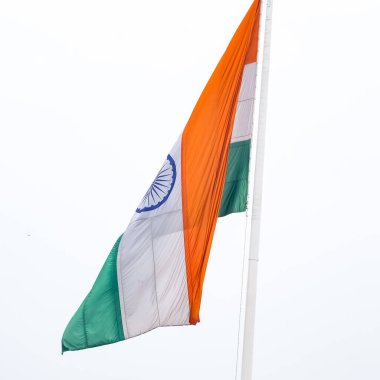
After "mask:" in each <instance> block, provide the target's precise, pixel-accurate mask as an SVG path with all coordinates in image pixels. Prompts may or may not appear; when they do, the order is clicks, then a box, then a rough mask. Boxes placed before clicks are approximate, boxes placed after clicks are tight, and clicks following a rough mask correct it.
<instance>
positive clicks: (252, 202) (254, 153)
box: [241, 0, 272, 380]
mask: <svg viewBox="0 0 380 380" xmlns="http://www.w3.org/2000/svg"><path fill="white" fill-rule="evenodd" d="M271 21H272V0H262V1H261V15H260V33H259V52H258V70H257V73H258V74H257V78H256V84H257V86H256V91H255V92H256V94H255V103H256V104H255V112H254V123H253V133H252V140H251V141H252V143H251V144H252V146H251V156H250V157H251V162H250V194H252V197H249V199H248V217H250V237H249V251H248V252H249V255H248V265H247V274H246V276H247V285H246V301H245V313H244V333H243V351H242V363H241V380H251V379H252V367H253V340H254V324H255V309H256V285H257V265H258V260H259V236H260V214H261V198H262V184H263V164H264V145H265V124H266V111H267V96H268V78H269V55H270V37H271ZM258 101H259V102H258ZM256 110H258V112H257V111H256ZM252 179H253V180H252ZM248 227H249V226H248Z"/></svg>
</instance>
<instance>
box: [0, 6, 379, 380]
mask: <svg viewBox="0 0 380 380" xmlns="http://www.w3.org/2000/svg"><path fill="white" fill-rule="evenodd" d="M249 5H250V1H248V0H244V1H243V0H239V1H236V0H235V1H232V0H230V1H226V0H193V1H187V2H183V1H178V0H177V1H175V0H162V1H159V2H157V1H153V0H145V1H142V2H139V1H134V2H130V1H129V2H128V1H94V0H92V1H84V0H75V1H72V0H66V1H51V0H49V1H40V0H34V1H19V0H1V1H0V180H1V185H0V231H1V232H0V254H1V263H2V264H1V266H0V288H1V292H0V310H1V313H0V357H1V364H0V377H1V378H2V379H38V380H44V379H58V380H59V379H71V380H76V379H80V380H83V379H92V380H98V379H99V380H100V379H102V380H104V379H123V380H124V379H127V380H148V379H162V380H179V379H180V380H190V379H192V380H193V379H197V380H202V379H218V380H227V379H228V380H230V379H234V371H235V360H236V357H235V353H236V343H237V322H238V313H239V295H240V293H239V292H240V271H241V264H242V261H241V260H242V254H243V250H242V247H243V237H244V222H245V221H244V215H234V216H230V217H227V218H224V219H222V220H220V221H219V223H218V226H217V232H216V236H215V240H214V244H213V249H212V252H211V259H210V262H209V267H208V272H207V276H206V283H205V291H204V297H203V303H202V309H201V320H202V322H201V323H200V324H199V325H197V326H196V327H180V328H174V327H173V328H166V329H158V330H155V331H153V332H151V333H148V334H145V335H144V336H141V337H139V338H135V339H132V340H129V341H126V342H121V343H118V344H115V345H110V346H105V347H101V348H96V349H91V350H85V351H82V352H76V353H67V354H65V355H64V356H61V355H60V339H61V336H62V333H63V330H64V328H65V326H66V324H67V322H68V321H69V319H70V317H71V316H72V314H73V313H74V312H75V310H76V308H77V307H78V306H79V304H80V303H81V301H82V300H83V298H84V297H85V295H86V294H87V292H88V291H89V289H90V288H91V286H92V283H93V282H94V280H95V278H96V276H97V274H98V272H99V270H100V268H101V266H102V264H103V262H104V260H105V258H106V256H107V254H108V252H109V250H110V249H111V248H112V246H113V243H114V241H115V240H116V238H117V237H118V236H119V234H120V233H121V232H122V231H123V230H124V228H125V227H126V226H127V224H128V221H129V219H130V217H131V216H132V213H133V211H134V209H135V208H136V206H137V204H138V203H139V201H140V199H141V196H142V195H143V194H144V193H145V190H146V188H147V187H148V186H149V185H150V182H151V180H152V179H153V178H154V176H155V174H156V172H157V170H158V169H159V168H160V165H161V163H162V160H163V159H164V157H165V156H166V154H167V152H168V151H169V149H170V147H171V146H172V145H173V143H174V141H175V140H176V138H177V136H178V135H179V133H180V132H181V130H182V128H183V127H184V125H185V124H186V121H187V119H188V117H189V115H190V112H191V110H192V108H193V107H194V105H195V102H196V100H197V98H198V96H199V95H200V93H201V91H202V89H203V87H204V85H205V84H206V81H207V79H208V77H209V76H210V74H211V72H212V70H213V69H214V67H215V65H216V63H217V62H218V60H219V58H220V57H221V55H222V53H223V51H224V49H225V48H226V46H227V43H228V42H229V40H230V38H231V37H232V34H233V32H234V30H235V29H236V27H237V26H238V24H239V22H240V20H241V19H242V17H243V15H244V13H245V11H246V10H247V9H248V7H249ZM379 11H380V3H379V2H378V1H376V0H372V1H370V0H367V1H361V2H358V1H353V0H345V1H343V0H335V1H331V0H329V1H327V0H320V1H313V2H310V1H301V0H289V1H280V0H277V1H275V4H274V15H273V30H272V51H271V71H270V88H269V91H270V93H269V100H268V101H269V106H268V123H267V135H266V154H265V168H264V199H263V211H262V235H261V250H260V257H261V261H260V266H259V280H258V282H259V285H258V286H259V288H258V304H257V323H256V340H255V357H254V359H255V362H254V372H255V380H278V379H281V380H305V379H307V380H314V379H315V380H319V379H324V380H330V379H331V380H336V379H344V380H354V379H355V380H356V379H365V380H378V379H379V378H380V345H379V341H380V297H379V291H380V222H379V215H380V202H379V194H380V179H379V166H380V150H379V141H380V130H379V127H380V117H379V112H378V109H379V90H380V77H379V75H378V70H379V67H380V53H379V48H378V41H377V40H378V36H379V35H380V23H379Z"/></svg>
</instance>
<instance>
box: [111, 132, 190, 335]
mask: <svg viewBox="0 0 380 380" xmlns="http://www.w3.org/2000/svg"><path fill="white" fill-rule="evenodd" d="M181 139H182V137H180V138H179V139H178V141H177V142H176V144H175V145H174V147H173V149H172V151H171V152H170V155H171V156H172V158H173V159H174V161H175V164H176V174H177V175H176V181H175V184H174V187H173V190H172V192H171V193H170V196H169V198H168V199H167V201H166V202H165V203H164V204H162V205H161V206H160V207H158V208H157V209H154V210H151V211H147V212H142V213H135V215H134V217H133V218H132V220H131V222H130V224H129V226H128V228H127V230H126V231H125V233H124V235H123V237H122V239H121V242H120V245H119V251H118V265H117V267H118V282H119V296H120V306H121V314H122V321H123V329H124V335H125V338H130V337H133V336H136V335H139V334H142V333H144V332H147V331H149V330H152V329H154V328H156V327H159V326H171V325H185V324H188V323H189V301H188V292H187V275H186V263H185V247H184V235H183V221H182V189H181Z"/></svg>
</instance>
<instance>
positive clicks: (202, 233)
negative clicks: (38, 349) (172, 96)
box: [62, 0, 270, 379]
mask: <svg viewBox="0 0 380 380" xmlns="http://www.w3.org/2000/svg"><path fill="white" fill-rule="evenodd" d="M260 3H261V2H260V1H259V0H255V1H254V2H253V4H252V5H251V7H250V9H249V10H248V12H247V14H246V15H245V17H244V19H243V20H242V22H241V24H240V26H239V27H238V29H237V31H236V32H235V34H234V36H233V38H232V40H231V42H230V43H229V45H228V47H227V49H226V51H225V53H224V55H223V56H222V58H221V60H220V61H219V63H218V65H217V67H216V68H215V70H214V72H213V74H212V76H211V78H210V79H209V81H208V83H207V85H206V87H205V88H204V90H203V92H202V94H201V96H200V98H199V100H198V102H197V104H196V106H195V108H194V110H193V112H192V114H191V116H190V118H189V121H188V122H187V124H186V126H185V128H184V130H183V132H182V134H181V135H180V136H179V138H178V140H177V141H176V142H175V144H174V146H173V148H172V149H171V151H170V152H169V154H168V155H167V156H166V158H165V160H164V162H163V164H162V166H161V169H160V170H159V171H158V174H157V176H156V177H155V178H154V180H153V182H152V184H151V186H150V187H149V189H148V190H147V192H146V193H145V195H144V196H143V198H142V200H141V202H140V204H139V205H138V207H137V208H136V212H135V213H134V215H133V217H132V219H131V221H130V223H129V225H128V227H127V229H126V230H125V232H124V233H123V234H122V235H121V236H120V237H119V238H118V239H117V241H116V243H115V244H114V246H113V248H112V250H111V252H110V253H109V255H108V257H107V259H106V261H105V263H104V265H103V267H102V269H101V271H100V273H99V275H98V277H97V279H96V281H95V283H94V285H93V287H92V289H91V291H90V292H89V294H88V295H87V297H86V298H85V299H84V301H83V302H82V304H81V305H80V307H79V309H78V310H77V312H76V313H75V314H74V316H73V317H72V319H71V320H70V322H69V324H68V326H67V327H66V329H65V332H64V334H63V337H62V351H63V352H64V351H75V350H81V349H85V348H90V347H96V346H100V345H104V344H110V343H115V342H119V341H121V340H124V339H128V338H131V337H135V336H137V335H140V334H142V333H145V332H147V331H150V330H152V329H155V328H156V327H160V326H178V325H188V324H196V323H198V322H199V309H200V305H201V298H202V286H203V280H204V277H205V273H206V267H207V261H208V257H209V253H210V250H211V244H212V239H213V235H214V231H215V226H216V222H217V219H218V217H223V216H226V215H228V214H231V213H235V212H245V211H246V210H247V197H248V186H249V184H250V187H252V188H254V193H253V203H252V202H251V201H249V202H248V205H250V209H252V210H253V211H248V212H249V213H250V214H252V223H251V225H252V233H251V240H252V242H251V250H252V249H253V251H252V252H251V253H250V255H249V258H250V259H249V263H251V261H252V260H254V262H255V263H256V261H255V260H256V259H257V242H258V216H259V209H260V207H259V203H260V202H259V200H260V198H261V173H262V149H263V143H262V141H263V136H262V135H263V130H264V124H265V101H264V99H263V96H264V97H265V95H266V88H265V87H266V81H267V74H266V73H267V63H265V51H266V50H265V49H266V48H265V47H264V49H263V51H264V62H261V63H260V65H259V67H262V71H263V73H262V75H261V74H260V73H259V75H257V72H258V62H257V57H258V44H259V25H260V24H261V23H263V22H264V24H265V21H266V19H265V18H264V19H263V16H261V18H260ZM268 3H269V1H268ZM264 8H266V9H269V8H270V4H268V7H263V12H261V13H262V14H269V13H268V11H266V12H264ZM260 30H261V32H260V33H261V34H262V28H260ZM261 44H262V42H261ZM260 51H261V50H260ZM257 80H259V83H258V84H259V85H260V86H261V87H260V89H261V101H260V110H259V109H258V107H257V104H255V99H258V97H257V94H258V91H257V90H258V89H259V88H258V89H256V81H257ZM259 92H260V91H259ZM254 110H257V111H258V112H256V111H255V112H254ZM256 114H258V118H257V117H256ZM256 119H257V120H258V122H256V123H254V120H256ZM252 125H254V127H253V128H252ZM255 128H256V129H255ZM259 128H261V129H262V132H261V131H260V130H259ZM250 156H251V157H252V159H251V160H250ZM249 173H250V174H249ZM249 176H250V178H252V179H250V180H249V178H248V177H249ZM250 192H251V190H250ZM248 267H249V270H248V272H249V276H248V289H247V294H248V298H247V318H246V319H245V330H248V331H251V329H253V326H251V322H252V323H253V316H252V315H251V311H250V310H251V309H252V305H251V300H252V299H253V300H254V295H251V292H252V290H251V287H252V286H251V282H252V281H253V283H255V268H256V265H254V266H253V268H251V264H249V265H248ZM252 274H253V275H254V276H253V277H254V278H253V277H252ZM252 289H254V285H253V288H252ZM251 320H252V321H251ZM250 339H251V336H250V335H247V336H246V337H244V350H243V351H244V354H243V358H244V357H245V356H244V355H251V347H250V343H249V342H248V341H249V340H250ZM243 362H244V359H243ZM243 372H244V371H243ZM247 379H248V377H247Z"/></svg>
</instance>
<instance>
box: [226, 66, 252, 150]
mask: <svg viewBox="0 0 380 380" xmlns="http://www.w3.org/2000/svg"><path fill="white" fill-rule="evenodd" d="M256 69H257V65H256V62H253V63H248V64H246V65H245V66H244V71H243V77H242V82H241V87H240V93H239V98H238V104H237V109H236V115H235V121H234V128H233V131H232V137H231V143H233V142H237V141H244V140H249V139H250V138H251V136H252V130H251V125H252V121H253V103H254V94H255V88H256Z"/></svg>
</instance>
